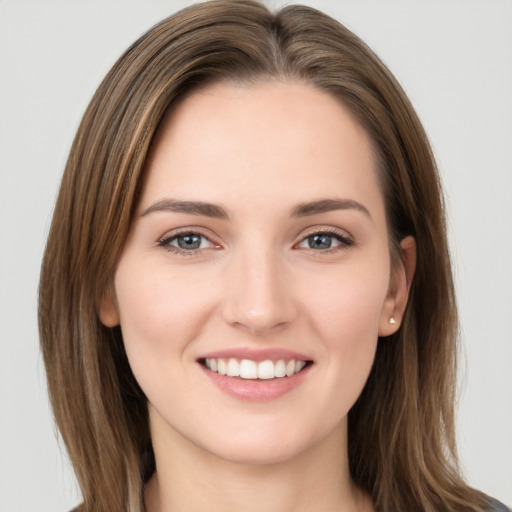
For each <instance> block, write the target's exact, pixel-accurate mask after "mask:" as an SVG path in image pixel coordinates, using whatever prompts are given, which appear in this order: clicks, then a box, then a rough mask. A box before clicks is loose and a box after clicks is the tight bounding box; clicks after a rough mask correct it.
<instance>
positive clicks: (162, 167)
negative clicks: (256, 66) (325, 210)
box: [141, 81, 382, 208]
mask: <svg viewBox="0 0 512 512" xmlns="http://www.w3.org/2000/svg"><path fill="white" fill-rule="evenodd" d="M145 173H146V178H145V186H144V189H143V194H142V201H141V203H142V204H141V208H144V207H147V202H148V201H150V200H155V199H158V198H160V197H159V196H162V197H163V196H164V195H170V196H172V197H177V196H183V198H187V199H189V198H191V197H192V198H194V199H205V200H208V201H214V202H220V203H225V202H228V203H229V202H230V201H232V203H233V205H236V204H237V203H240V201H241V199H243V202H244V203H245V204H253V206H261V207H265V205H267V206H270V205H273V204H276V202H277V203H280V204H283V206H285V205H286V204H288V203H289V202H296V200H299V201H300V200H306V199H310V198H312V197H325V196H338V197H348V196H350V198H351V199H354V200H358V199H363V198H366V200H367V201H374V202H380V203H382V197H381V193H380V189H379V186H378V180H377V172H376V164H375V158H374V152H373V149H372V143H371V141H370V139H369V137H368V135H367V133H366V131H365V130H364V129H363V128H362V127H361V125H360V124H359V123H357V122H356V121H355V120H354V118H353V116H352V115H351V113H350V111H349V110H348V108H347V107H346V106H345V105H344V104H343V103H342V102H341V101H339V100H338V99H337V98H335V97H333V96H332V95H330V94H328V93H326V92H323V91H320V90H318V89H317V88H315V87H313V86H312V85H309V84H305V83H284V82H278V81H269V82H261V83H257V84H249V85H248V84H232V83H221V84H216V85H214V86H211V87H209V88H207V89H204V90H201V91H197V92H194V93H192V94H190V95H189V96H188V97H186V98H185V99H184V100H183V101H181V102H180V103H179V104H178V105H177V106H175V107H173V108H172V109H171V110H170V111H169V112H168V113H167V115H166V116H165V118H164V120H163V122H162V123H161V126H160V127H159V129H158V131H157V133H156V135H155V138H154V140H153V143H152V147H151V150H150V153H149V155H148V158H147V161H146V168H145ZM205 194H206V195H207V196H208V197H198V196H204V195H205ZM144 203H146V204H144ZM228 207H229V205H228Z"/></svg>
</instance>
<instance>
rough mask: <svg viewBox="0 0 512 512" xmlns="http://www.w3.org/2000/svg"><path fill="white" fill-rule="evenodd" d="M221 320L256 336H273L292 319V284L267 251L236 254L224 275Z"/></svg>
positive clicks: (272, 254) (280, 262)
mask: <svg viewBox="0 0 512 512" xmlns="http://www.w3.org/2000/svg"><path fill="white" fill-rule="evenodd" d="M226 281H227V283H226V288H225V289H226V294H225V296H224V297H225V298H224V303H223V306H222V315H223V318H224V320H225V321H226V322H227V323H228V324H230V325H231V326H233V327H237V328H240V329H243V330H246V331H247V332H250V333H251V334H253V335H256V336H264V335H265V334H268V333H274V332H276V331H277V330H280V329H282V328H284V327H285V326H286V325H288V324H290V323H291V322H292V321H293V320H294V318H295V317H296V305H295V302H294V297H293V288H292V283H290V281H289V280H288V279H287V272H286V271H285V269H284V265H283V262H282V261H280V260H279V257H278V256H277V255H276V254H275V253H274V251H273V250H272V249H271V248H268V247H267V248H266V249H265V250H259V251H255V250H254V245H252V247H249V249H248V250H247V251H240V254H238V255H237V256H236V257H235V256H233V260H232V261H231V262H230V265H229V270H228V271H227V274H226Z"/></svg>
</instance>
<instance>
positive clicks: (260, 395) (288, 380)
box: [199, 364, 312, 402]
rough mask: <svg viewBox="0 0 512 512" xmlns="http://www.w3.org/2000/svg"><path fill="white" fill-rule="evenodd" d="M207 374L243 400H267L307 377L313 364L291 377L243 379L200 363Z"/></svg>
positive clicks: (280, 394)
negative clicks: (215, 370)
mask: <svg viewBox="0 0 512 512" xmlns="http://www.w3.org/2000/svg"><path fill="white" fill-rule="evenodd" d="M199 365H200V367H201V369H202V370H203V372H204V373H205V374H206V376H207V377H208V378H209V379H210V380H211V381H212V382H213V383H214V384H215V385H216V386H217V387H219V388H220V389H221V390H222V391H224V393H226V394H228V395H231V396H234V397H235V398H239V399H241V400H253V401H257V402H265V401H269V400H274V399H276V398H279V397H281V396H283V395H285V394H286V393H289V392H290V391H292V390H293V389H295V388H296V387H297V386H299V385H300V384H301V383H302V381H303V380H304V379H305V378H306V376H307V374H308V373H309V370H310V369H311V367H312V365H311V364H310V365H308V366H306V367H305V368H303V369H302V370H301V371H300V372H299V373H296V374H294V375H292V376H291V377H277V378H275V379H268V380H266V379H265V380H263V379H262V380H259V379H242V378H241V377H228V376H226V375H220V374H219V373H217V372H212V371H211V370H209V369H208V368H206V367H205V366H203V365H202V364H199Z"/></svg>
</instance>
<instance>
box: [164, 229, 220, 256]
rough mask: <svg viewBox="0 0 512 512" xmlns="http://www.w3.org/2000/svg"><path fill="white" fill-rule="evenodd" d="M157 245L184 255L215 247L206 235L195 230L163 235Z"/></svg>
mask: <svg viewBox="0 0 512 512" xmlns="http://www.w3.org/2000/svg"><path fill="white" fill-rule="evenodd" d="M158 245H159V246H160V247H164V248H165V249H167V250H169V251H171V252H176V253H179V254H181V255H184V256H192V255H194V254H197V253H198V252H200V251H201V250H203V249H211V248H213V247H215V245H214V244H213V243H212V242H211V241H210V240H209V239H208V238H207V237H206V236H204V235H202V234H201V233H197V232H195V231H184V232H181V233H174V234H172V235H169V236H165V237H164V238H162V239H161V240H160V241H159V242H158Z"/></svg>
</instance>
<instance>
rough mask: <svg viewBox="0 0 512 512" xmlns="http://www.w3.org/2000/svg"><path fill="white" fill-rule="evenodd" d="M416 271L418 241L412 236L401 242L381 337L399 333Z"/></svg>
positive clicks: (383, 317) (386, 304)
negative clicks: (398, 260)
mask: <svg viewBox="0 0 512 512" xmlns="http://www.w3.org/2000/svg"><path fill="white" fill-rule="evenodd" d="M415 270H416V240H415V239H414V237H412V236H407V237H405V238H404V239H403V240H402V241H401V242H400V262H399V263H398V265H397V268H395V269H394V271H393V275H392V276H391V280H390V283H389V290H388V295H387V297H386V300H385V301H384V306H383V308H382V312H381V317H380V321H379V336H381V337H384V336H389V335H391V334H394V333H395V332H396V331H398V328H399V327H400V324H401V322H402V318H403V314H404V311H405V306H407V299H408V297H409V290H410V289H411V283H412V279H413V277H414V271H415ZM393 320H394V321H393Z"/></svg>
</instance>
